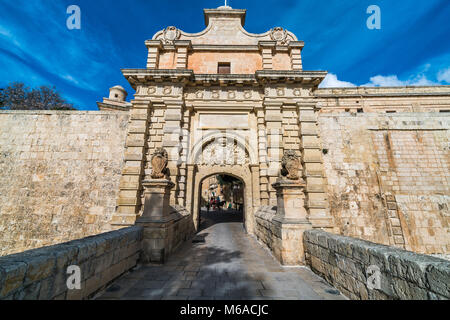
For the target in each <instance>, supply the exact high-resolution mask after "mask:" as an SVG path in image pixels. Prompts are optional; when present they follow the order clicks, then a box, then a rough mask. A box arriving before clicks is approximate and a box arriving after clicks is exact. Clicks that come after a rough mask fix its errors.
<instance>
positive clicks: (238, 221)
mask: <svg viewBox="0 0 450 320" xmlns="http://www.w3.org/2000/svg"><path fill="white" fill-rule="evenodd" d="M201 230H202V231H200V232H199V234H198V235H197V237H196V239H197V240H201V239H204V240H205V242H204V243H202V242H196V243H193V242H192V241H189V242H187V243H185V244H184V245H182V247H181V248H180V249H179V250H177V252H175V253H174V254H173V255H171V256H170V257H169V260H168V262H167V263H166V264H165V265H163V266H158V265H149V266H140V267H137V268H135V270H134V271H131V272H129V273H128V274H125V275H124V276H122V277H121V278H120V279H118V280H117V281H115V282H114V283H113V284H112V285H110V286H109V288H107V289H106V290H105V291H104V292H103V293H101V294H99V297H98V298H97V299H101V300H104V299H108V300H110V299H113V300H115V299H120V300H137V299H139V300H142V299H145V300H160V299H163V300H230V299H232V300H240V299H243V300H261V299H262V300H271V299H277V300H278V299H282V300H324V299H339V300H342V299H345V298H344V297H343V296H342V295H340V294H339V292H338V291H337V290H335V289H334V288H332V287H330V286H329V285H328V284H327V283H326V282H325V281H324V280H322V279H321V278H320V277H318V276H317V275H315V274H314V273H313V272H312V271H310V270H309V269H307V268H304V267H299V268H287V267H282V266H281V265H280V264H279V263H278V262H277V261H276V260H275V259H274V258H273V257H272V255H271V254H270V252H269V251H268V250H267V249H266V248H264V247H263V246H262V245H261V244H260V243H258V241H257V240H256V239H255V238H254V237H252V236H249V235H248V234H246V233H245V231H244V229H243V224H242V215H241V214H240V213H236V212H233V213H230V212H227V211H223V212H222V213H219V212H210V213H209V214H206V213H203V214H202V221H201Z"/></svg>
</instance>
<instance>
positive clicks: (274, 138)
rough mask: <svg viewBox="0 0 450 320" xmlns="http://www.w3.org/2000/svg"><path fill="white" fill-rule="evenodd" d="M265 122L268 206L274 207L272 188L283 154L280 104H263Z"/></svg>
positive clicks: (274, 194)
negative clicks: (267, 162) (267, 161)
mask: <svg viewBox="0 0 450 320" xmlns="http://www.w3.org/2000/svg"><path fill="white" fill-rule="evenodd" d="M264 108H265V122H266V130H267V156H268V159H269V165H268V168H267V178H268V193H269V205H273V206H275V205H276V191H275V189H274V188H273V187H272V184H274V183H275V182H276V180H277V177H278V172H279V169H280V163H281V157H282V154H283V133H282V114H281V108H282V102H267V101H265V102H264Z"/></svg>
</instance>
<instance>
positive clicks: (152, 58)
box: [145, 40, 162, 69]
mask: <svg viewBox="0 0 450 320" xmlns="http://www.w3.org/2000/svg"><path fill="white" fill-rule="evenodd" d="M145 45H146V46H147V49H148V55H147V69H156V68H158V65H159V51H160V50H161V46H162V45H161V41H160V40H147V41H145Z"/></svg>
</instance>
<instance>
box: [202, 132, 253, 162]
mask: <svg viewBox="0 0 450 320" xmlns="http://www.w3.org/2000/svg"><path fill="white" fill-rule="evenodd" d="M248 163H249V157H248V154H247V152H246V150H245V149H244V148H243V147H242V146H241V145H239V144H238V143H237V141H232V140H229V141H227V138H225V137H224V138H220V139H215V140H213V141H211V142H210V143H208V144H207V145H206V146H204V147H203V151H202V153H201V155H200V157H199V158H198V159H197V164H199V165H236V164H239V165H243V164H248Z"/></svg>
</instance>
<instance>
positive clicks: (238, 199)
mask: <svg viewBox="0 0 450 320" xmlns="http://www.w3.org/2000/svg"><path fill="white" fill-rule="evenodd" d="M199 186H200V192H199V196H200V199H199V203H200V205H199V206H200V212H199V215H198V217H199V221H198V226H199V228H198V231H199V232H200V231H203V230H204V229H207V228H209V227H210V226H212V225H214V224H218V223H242V224H243V225H245V205H244V204H245V194H244V193H245V186H244V182H243V181H242V180H241V179H239V178H236V177H234V176H231V175H226V174H214V175H211V176H208V177H205V178H204V179H203V180H202V181H201V182H200V184H199Z"/></svg>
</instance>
